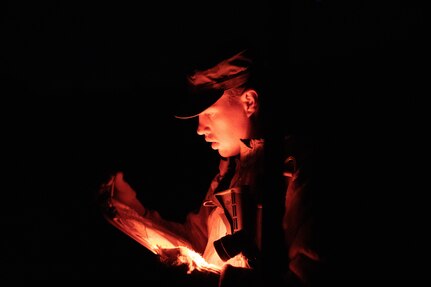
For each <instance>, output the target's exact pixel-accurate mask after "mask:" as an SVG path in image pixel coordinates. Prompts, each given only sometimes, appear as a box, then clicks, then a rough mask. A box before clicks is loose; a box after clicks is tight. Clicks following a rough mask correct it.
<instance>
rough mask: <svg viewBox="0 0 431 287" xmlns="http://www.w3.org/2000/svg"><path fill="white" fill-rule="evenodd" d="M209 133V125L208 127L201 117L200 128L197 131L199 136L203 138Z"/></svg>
mask: <svg viewBox="0 0 431 287" xmlns="http://www.w3.org/2000/svg"><path fill="white" fill-rule="evenodd" d="M208 131H209V127H208V125H206V124H205V123H204V121H203V120H202V118H201V116H199V122H198V127H197V129H196V132H197V134H198V135H200V136H203V135H205V134H207V133H208Z"/></svg>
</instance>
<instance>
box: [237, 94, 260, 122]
mask: <svg viewBox="0 0 431 287" xmlns="http://www.w3.org/2000/svg"><path fill="white" fill-rule="evenodd" d="M258 97H259V95H258V93H257V92H256V91H255V90H246V91H245V92H244V93H243V94H242V95H241V101H242V103H243V105H244V109H245V111H246V113H247V116H248V117H250V116H251V115H252V114H254V113H256V112H257V110H258V107H259V101H258Z"/></svg>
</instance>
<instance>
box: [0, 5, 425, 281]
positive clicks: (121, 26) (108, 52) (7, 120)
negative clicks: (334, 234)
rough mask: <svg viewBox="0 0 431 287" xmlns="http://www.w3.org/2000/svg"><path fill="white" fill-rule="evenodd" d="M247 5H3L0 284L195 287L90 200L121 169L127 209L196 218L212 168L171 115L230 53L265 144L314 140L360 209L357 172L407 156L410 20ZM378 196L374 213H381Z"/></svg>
mask: <svg viewBox="0 0 431 287" xmlns="http://www.w3.org/2000/svg"><path fill="white" fill-rule="evenodd" d="M141 2H142V1H141ZM144 2H145V1H144ZM249 2H250V1H249ZM252 2H253V1H251V2H250V3H247V4H246V5H244V4H242V5H240V4H235V5H234V4H232V3H229V4H227V6H223V5H222V3H221V2H217V4H211V3H209V4H208V5H209V6H211V5H215V6H214V7H206V6H205V7H204V6H202V7H201V6H192V5H191V4H187V5H185V4H180V3H176V4H171V3H160V4H153V5H151V6H150V5H149V4H148V5H147V4H143V2H142V3H140V4H137V3H138V2H136V3H126V2H116V3H114V2H112V3H111V2H106V1H73V2H70V1H54V0H50V1H43V3H41V2H40V1H29V3H25V2H17V1H8V2H7V3H3V4H2V9H1V17H2V24H1V43H2V44H1V48H0V51H1V55H2V57H1V62H0V63H1V65H0V77H1V101H2V104H1V109H2V127H3V129H2V130H3V131H2V134H3V136H2V138H3V140H2V142H3V148H2V149H3V153H4V156H3V158H4V159H5V161H4V165H3V168H4V169H6V170H7V172H6V173H5V174H4V176H5V178H4V179H3V183H4V184H3V186H4V190H3V191H2V196H3V200H2V201H1V202H2V212H1V218H0V220H1V223H0V224H1V229H2V236H1V241H0V242H1V260H2V261H4V262H3V264H2V266H5V267H6V269H4V268H2V271H1V272H0V274H1V273H3V272H4V275H2V276H1V277H2V278H3V279H4V280H7V282H13V281H20V280H25V281H29V282H53V283H54V282H55V283H59V284H62V283H63V282H67V281H72V282H82V283H83V282H96V283H100V284H106V283H108V284H109V283H113V282H118V281H119V280H124V282H125V283H132V282H133V283H138V284H139V283H141V284H142V285H143V286H144V285H145V286H153V285H154V286H155V284H157V286H158V285H159V284H161V285H165V284H169V283H172V284H173V285H175V286H183V285H186V284H188V285H194V284H195V285H196V286H198V285H199V283H198V282H200V281H199V280H200V278H190V277H187V276H186V275H183V274H182V273H178V274H177V273H175V271H172V270H167V269H166V268H164V267H163V266H161V264H159V263H158V262H157V260H156V259H155V258H154V257H153V255H152V254H151V253H150V252H149V251H147V250H145V249H144V248H143V247H141V246H140V245H138V243H136V242H134V241H133V240H132V239H130V238H129V237H127V236H126V235H123V234H122V233H121V232H120V231H118V230H116V229H114V228H113V227H112V226H110V225H109V224H108V223H107V222H106V221H104V219H103V218H102V216H101V214H100V212H99V210H98V207H97V204H96V201H95V195H96V193H97V190H98V188H99V186H100V184H101V183H103V182H104V181H105V180H107V179H108V177H109V176H110V175H111V174H112V173H113V172H114V171H116V170H123V171H125V173H126V175H127V177H128V179H129V181H130V182H131V183H132V185H133V186H134V187H135V188H136V190H137V191H138V193H139V197H140V198H141V200H142V201H143V202H145V204H146V205H147V206H148V207H153V208H157V209H159V210H160V211H161V213H162V214H163V215H165V216H166V217H168V218H171V219H173V220H181V218H182V217H183V216H185V213H186V212H188V211H190V210H192V209H194V208H197V207H198V205H199V203H200V201H201V199H202V197H203V196H204V194H205V192H206V190H207V187H208V183H209V181H210V180H211V178H212V177H213V176H214V175H215V173H216V172H217V170H216V168H217V164H218V158H217V154H216V153H214V152H213V151H211V149H210V148H209V146H208V145H207V143H205V142H204V141H203V140H202V139H201V138H199V137H198V136H197V134H196V132H195V128H196V122H195V121H194V120H190V121H179V120H176V119H175V118H173V116H172V111H173V108H174V107H175V104H176V101H177V100H178V97H180V96H181V93H182V92H184V91H183V88H184V87H183V85H182V83H183V82H182V81H183V80H184V78H183V77H184V72H185V71H186V70H187V69H188V68H189V67H190V66H191V65H193V64H195V63H198V62H199V61H202V60H206V59H205V55H207V54H208V53H212V52H214V51H218V52H220V53H224V52H225V51H229V49H231V47H232V46H234V45H236V43H238V42H240V41H245V42H250V43H252V44H253V45H255V46H257V47H258V48H259V49H260V51H262V53H263V54H264V55H265V57H266V61H267V62H266V65H265V69H267V70H266V74H267V76H268V77H267V78H268V83H269V85H270V87H271V88H270V92H271V93H270V95H271V97H268V99H267V100H266V101H267V106H266V107H267V108H268V111H269V112H268V114H269V115H270V117H268V119H269V120H268V127H269V130H271V131H275V133H276V134H277V132H278V131H280V130H279V127H280V126H281V131H284V128H289V129H293V130H295V131H299V132H301V131H307V132H311V133H313V135H314V136H316V137H319V138H320V139H322V138H323V139H322V142H324V144H323V145H324V146H325V147H326V145H327V146H330V148H331V152H332V151H336V153H334V154H332V156H333V158H334V159H336V160H340V162H342V163H347V165H346V166H343V167H341V168H340V171H339V172H341V174H342V175H346V176H345V177H344V178H343V179H341V180H339V179H338V183H339V185H340V186H343V188H344V187H345V186H346V184H348V186H350V188H351V189H352V193H355V194H359V193H356V192H358V191H359V192H362V191H363V188H369V186H368V185H369V184H368V183H367V182H364V181H362V180H364V179H365V180H366V181H368V180H371V179H370V178H366V177H365V178H364V174H363V173H362V171H363V169H367V170H368V173H367V174H368V176H369V177H372V176H373V175H375V173H376V172H375V169H374V168H369V164H372V165H373V166H374V167H375V166H378V167H382V165H383V163H385V165H386V163H387V162H390V163H392V161H393V162H396V159H393V158H392V156H391V155H392V154H391V153H389V152H388V145H387V144H388V143H389V142H390V141H391V140H392V139H395V138H396V139H397V141H398V143H400V141H402V144H400V146H402V148H403V149H404V150H403V151H404V152H406V151H407V152H410V149H409V148H410V147H408V146H407V145H404V140H405V141H407V140H406V139H408V138H411V137H413V136H414V135H415V133H416V132H418V131H419V132H423V131H421V130H419V129H416V130H415V129H413V128H412V125H411V123H419V122H420V118H421V117H422V116H423V114H421V113H419V112H417V111H416V110H414V108H415V107H416V101H417V91H418V90H419V89H417V88H418V87H419V85H418V84H419V83H420V82H421V81H422V80H423V76H420V74H419V73H417V72H416V71H418V70H420V69H419V66H420V65H421V64H420V63H422V62H423V58H422V52H423V51H424V48H422V44H423V43H422V42H423V41H422V40H421V37H420V36H421V33H420V29H419V27H420V24H421V15H420V9H418V8H419V7H412V6H408V7H407V6H405V4H403V3H401V1H390V2H388V5H386V4H384V3H380V2H379V3H374V2H376V1H369V2H371V3H350V4H347V3H345V2H348V1H325V0H322V1H311V0H310V1H289V2H287V4H283V5H281V4H273V5H270V4H264V3H263V2H262V3H260V4H259V3H257V4H252ZM200 5H204V4H203V2H202V4H200ZM395 94H399V95H401V96H400V97H395V96H394V95H395ZM286 106H288V107H289V108H287V109H286V108H285V107H286ZM290 107H294V108H290ZM410 114H413V116H407V115H410ZM406 118H407V119H406ZM284 124H286V125H284ZM413 127H415V128H419V125H414V126H413ZM386 136H387V137H388V138H387V137H386ZM395 149H398V147H396V148H395ZM398 150H399V149H398ZM370 155H373V156H374V155H378V156H377V157H373V159H372V160H371V159H369V158H368V156H370ZM353 162H355V164H353ZM389 165H391V164H389ZM335 173H337V172H335ZM358 173H359V174H361V176H356V175H357V174H358ZM338 174H339V173H338ZM195 175H197V176H196V177H195ZM379 178H384V179H387V177H386V176H383V175H380V174H379ZM350 179H354V180H355V182H354V183H352V182H351V181H350ZM356 180H357V181H358V182H356ZM334 181H337V180H336V179H334ZM400 184H401V183H400ZM352 185H353V187H352ZM382 186H384V183H382ZM380 187H381V186H380V184H377V185H376V186H375V187H374V188H375V189H376V190H377V189H378V190H379V191H380V192H382V189H380ZM340 189H341V188H340ZM369 192H370V193H371V192H373V191H369ZM383 192H384V193H385V195H382V194H380V196H379V195H376V199H377V198H380V197H382V198H384V200H386V191H383ZM358 197H361V196H360V195H358ZM346 198H348V199H351V201H348V202H349V204H351V207H352V208H353V206H355V207H356V206H357V205H360V204H358V203H354V202H353V201H355V200H357V198H356V197H355V196H349V195H346V196H345V197H344V199H346ZM353 198H355V199H353ZM359 200H360V202H361V204H362V203H363V202H362V201H366V200H364V198H362V199H359ZM367 203H368V202H367ZM344 204H345V203H344ZM371 205H373V204H371ZM361 207H362V206H361ZM380 207H381V205H379V204H378V203H376V204H374V205H373V206H372V207H370V209H369V211H370V213H371V212H372V211H371V210H373V208H377V209H379V208H380ZM392 208H395V207H393V206H391V207H389V209H392ZM364 217H366V216H364ZM385 219H386V218H385ZM385 219H381V221H384V220H385ZM374 223H375V222H374ZM391 224H392V223H388V224H387V225H385V226H386V228H387V229H391V228H392V226H391ZM376 225H377V224H376ZM373 227H374V226H373ZM364 238H365V240H368V239H367V238H366V236H364ZM383 240H384V239H382V240H381V241H382V242H383ZM377 241H379V240H377ZM382 242H379V243H382ZM345 245H346V247H352V246H351V245H350V244H347V243H346V244H345ZM343 247H344V246H343ZM353 248H356V247H353ZM359 249H360V250H361V251H362V248H360V247H359ZM364 249H365V248H364ZM352 253H353V254H359V253H361V252H360V251H358V250H356V249H354V250H353V251H352Z"/></svg>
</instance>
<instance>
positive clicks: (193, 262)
mask: <svg viewBox="0 0 431 287" xmlns="http://www.w3.org/2000/svg"><path fill="white" fill-rule="evenodd" d="M157 254H159V256H160V261H161V262H163V263H165V264H167V265H170V266H185V267H187V273H189V274H190V273H192V272H193V271H194V270H197V271H201V272H204V273H206V272H207V273H215V274H220V270H221V268H220V267H219V266H216V265H213V264H209V263H208V262H206V261H205V259H204V258H203V257H202V256H201V255H200V254H199V253H197V252H195V251H193V250H191V249H189V248H187V247H184V246H179V247H174V248H159V250H157Z"/></svg>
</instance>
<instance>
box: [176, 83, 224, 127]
mask: <svg viewBox="0 0 431 287" xmlns="http://www.w3.org/2000/svg"><path fill="white" fill-rule="evenodd" d="M223 92H224V91H223V90H214V89H209V90H201V91H196V92H193V93H190V94H189V95H188V96H187V97H186V98H185V99H184V101H182V102H180V103H179V104H178V107H177V112H176V113H175V115H174V116H175V118H177V119H182V120H186V119H191V118H194V117H197V116H199V114H200V113H202V112H203V111H204V110H206V109H207V108H209V107H210V106H211V105H213V104H214V103H215V102H217V100H218V99H219V98H220V97H221V96H222V95H223Z"/></svg>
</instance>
